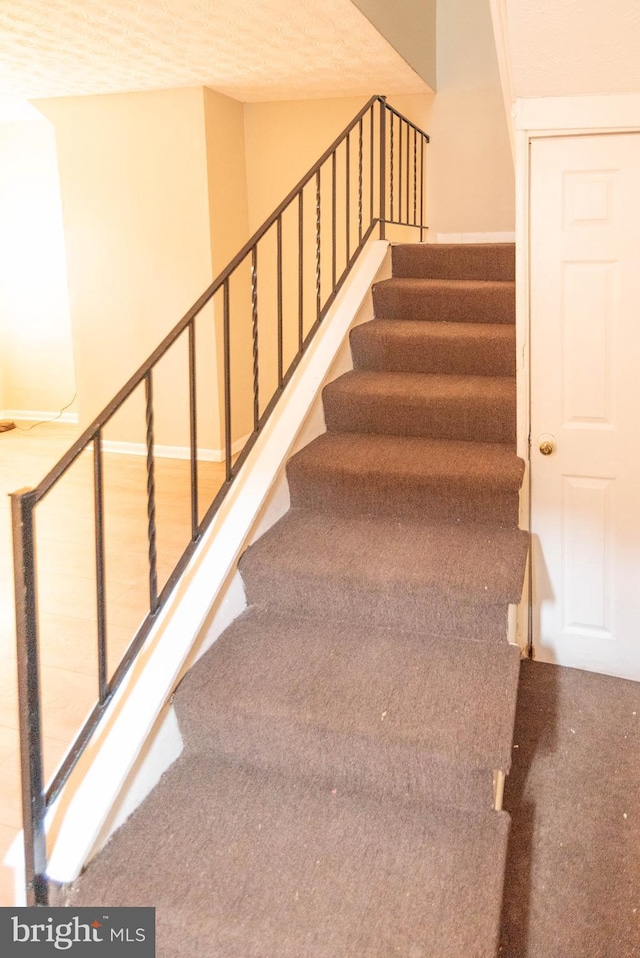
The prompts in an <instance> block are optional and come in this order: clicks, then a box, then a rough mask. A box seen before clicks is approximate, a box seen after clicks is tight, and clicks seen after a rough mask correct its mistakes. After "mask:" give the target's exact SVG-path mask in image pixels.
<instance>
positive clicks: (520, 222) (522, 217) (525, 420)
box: [513, 132, 531, 653]
mask: <svg viewBox="0 0 640 958" xmlns="http://www.w3.org/2000/svg"><path fill="white" fill-rule="evenodd" d="M515 149H516V171H515V172H516V421H517V436H516V444H517V453H518V455H519V456H520V458H521V459H523V460H524V463H525V471H524V476H523V480H522V486H521V488H520V519H519V525H520V528H521V529H526V530H529V529H530V528H531V516H530V498H531V491H530V468H529V456H530V453H529V431H530V420H531V410H530V396H529V335H530V333H529V330H530V320H529V281H530V277H529V142H528V139H527V137H526V136H525V135H523V134H522V133H521V132H516V135H515ZM529 573H530V565H529V563H528V562H527V569H526V572H525V578H524V588H523V591H522V599H521V601H520V604H519V605H518V608H517V614H516V622H515V634H514V636H513V641H515V643H516V644H517V645H519V646H520V648H521V649H522V651H523V652H525V653H526V651H527V648H528V643H529V604H530V601H531V598H530V591H531V590H530V588H529V586H530V578H529Z"/></svg>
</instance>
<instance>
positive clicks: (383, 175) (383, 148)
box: [380, 97, 387, 240]
mask: <svg viewBox="0 0 640 958" xmlns="http://www.w3.org/2000/svg"><path fill="white" fill-rule="evenodd" d="M386 112H387V105H386V103H385V100H384V97H382V99H381V100H380V239H381V240H383V239H384V238H385V233H386V230H385V223H386V217H387V189H386V186H387V183H386V180H387V171H386V161H387V136H386Z"/></svg>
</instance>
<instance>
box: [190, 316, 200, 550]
mask: <svg viewBox="0 0 640 958" xmlns="http://www.w3.org/2000/svg"><path fill="white" fill-rule="evenodd" d="M197 417H198V408H197V391H196V327H195V320H194V319H192V320H191V322H190V323H189V451H190V458H191V538H192V539H193V540H194V541H195V540H196V539H197V538H198V418H197Z"/></svg>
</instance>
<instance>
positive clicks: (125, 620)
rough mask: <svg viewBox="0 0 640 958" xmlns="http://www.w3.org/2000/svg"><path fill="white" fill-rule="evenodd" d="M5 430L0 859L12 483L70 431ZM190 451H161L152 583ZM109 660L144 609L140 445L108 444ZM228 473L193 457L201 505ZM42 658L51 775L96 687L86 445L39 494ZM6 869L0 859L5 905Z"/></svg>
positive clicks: (180, 522) (0, 549) (15, 779)
mask: <svg viewBox="0 0 640 958" xmlns="http://www.w3.org/2000/svg"><path fill="white" fill-rule="evenodd" d="M29 425H30V423H26V422H20V423H19V426H20V427H22V428H20V429H14V430H12V431H10V432H6V433H1V434H0V498H1V499H2V502H1V505H0V862H2V860H3V859H4V856H5V854H6V851H7V849H8V848H9V845H10V844H11V842H12V841H13V839H14V838H15V836H16V835H17V834H18V831H19V829H20V827H21V812H20V771H19V751H18V705H17V681H16V636H15V621H14V604H13V563H12V547H11V521H10V500H9V498H8V494H9V493H11V492H14V491H15V490H16V489H20V488H23V487H25V486H34V485H36V484H37V483H38V482H39V481H40V480H41V479H42V478H43V477H44V476H45V474H46V473H47V471H48V470H49V469H50V468H51V467H52V466H53V465H54V464H55V463H56V462H57V461H58V459H59V458H60V456H61V455H62V454H63V453H64V452H65V451H66V449H67V448H68V447H69V446H70V445H71V443H72V442H73V440H74V439H75V438H76V435H77V431H78V430H77V427H76V426H72V425H68V424H61V423H46V424H42V425H37V426H35V427H34V428H33V429H32V430H30V431H25V430H26V427H28V426H29ZM189 473H190V467H189V462H188V461H184V460H176V459H156V496H157V523H158V588H159V589H161V588H162V586H163V585H164V583H165V582H166V580H167V577H168V575H169V574H170V572H171V570H172V569H173V567H174V566H175V563H176V562H177V560H178V559H179V557H180V555H181V554H182V552H183V550H184V549H185V547H186V545H187V543H188V541H189V536H190V522H191V520H190V509H191V505H190V503H191V499H190V482H189ZM104 478H105V540H106V541H105V551H106V583H107V587H106V591H107V595H106V600H107V665H108V671H109V674H112V673H113V671H114V670H115V668H116V667H117V665H118V663H119V661H120V657H121V655H122V653H123V652H124V650H125V649H126V647H127V645H128V644H129V642H130V640H131V638H132V636H133V634H134V632H135V630H136V629H137V627H138V625H139V623H140V622H141V620H142V619H143V617H144V616H145V614H146V612H147V610H148V604H147V603H148V571H147V570H148V559H147V548H148V546H147V515H146V466H145V459H144V458H143V457H141V456H129V455H121V454H114V453H111V454H105V455H104ZM223 480H224V465H223V464H220V463H209V462H200V463H199V465H198V485H199V489H198V492H199V514H200V517H202V515H203V514H204V511H205V510H206V507H207V506H208V504H209V503H210V502H211V499H212V498H213V496H214V495H215V493H216V491H217V490H218V489H219V487H220V485H221V484H222V482H223ZM36 558H37V570H38V581H39V592H38V603H39V608H38V612H39V626H40V664H41V674H42V695H41V697H42V714H43V729H44V764H45V773H46V775H47V776H48V777H50V776H51V775H52V774H53V773H54V772H55V769H56V767H57V765H58V763H59V762H60V760H61V758H62V757H63V756H64V754H65V753H66V751H67V749H68V747H69V745H70V743H71V741H72V740H73V738H74V736H75V735H76V733H77V731H78V730H79V728H80V727H81V725H82V723H83V721H84V719H85V717H86V715H87V713H88V712H89V711H90V709H91V708H92V707H93V705H94V704H95V701H96V694H97V651H96V599H95V558H94V520H93V457H92V453H91V452H86V453H84V454H83V455H82V456H81V457H80V458H79V459H78V460H77V461H76V463H74V465H73V466H72V467H71V469H70V470H69V472H68V474H67V475H66V476H65V477H64V479H63V480H61V481H60V482H59V483H58V484H57V485H56V486H55V487H54V488H53V489H52V490H51V492H50V493H49V495H48V496H47V497H46V499H45V500H44V501H43V502H42V503H41V504H40V505H39V506H38V508H37V514H36ZM11 903H12V878H11V874H10V873H9V871H8V870H7V869H6V868H4V867H3V866H0V906H2V905H9V904H11Z"/></svg>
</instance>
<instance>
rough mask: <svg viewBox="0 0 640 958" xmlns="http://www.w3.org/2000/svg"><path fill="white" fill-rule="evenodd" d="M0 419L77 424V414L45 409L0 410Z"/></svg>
mask: <svg viewBox="0 0 640 958" xmlns="http://www.w3.org/2000/svg"><path fill="white" fill-rule="evenodd" d="M0 419H18V420H19V421H21V422H22V421H23V420H28V421H29V422H59V423H77V422H78V413H77V412H63V413H62V415H61V414H60V412H59V411H58V412H56V411H55V410H53V411H52V410H51V409H49V410H47V409H0Z"/></svg>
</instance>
